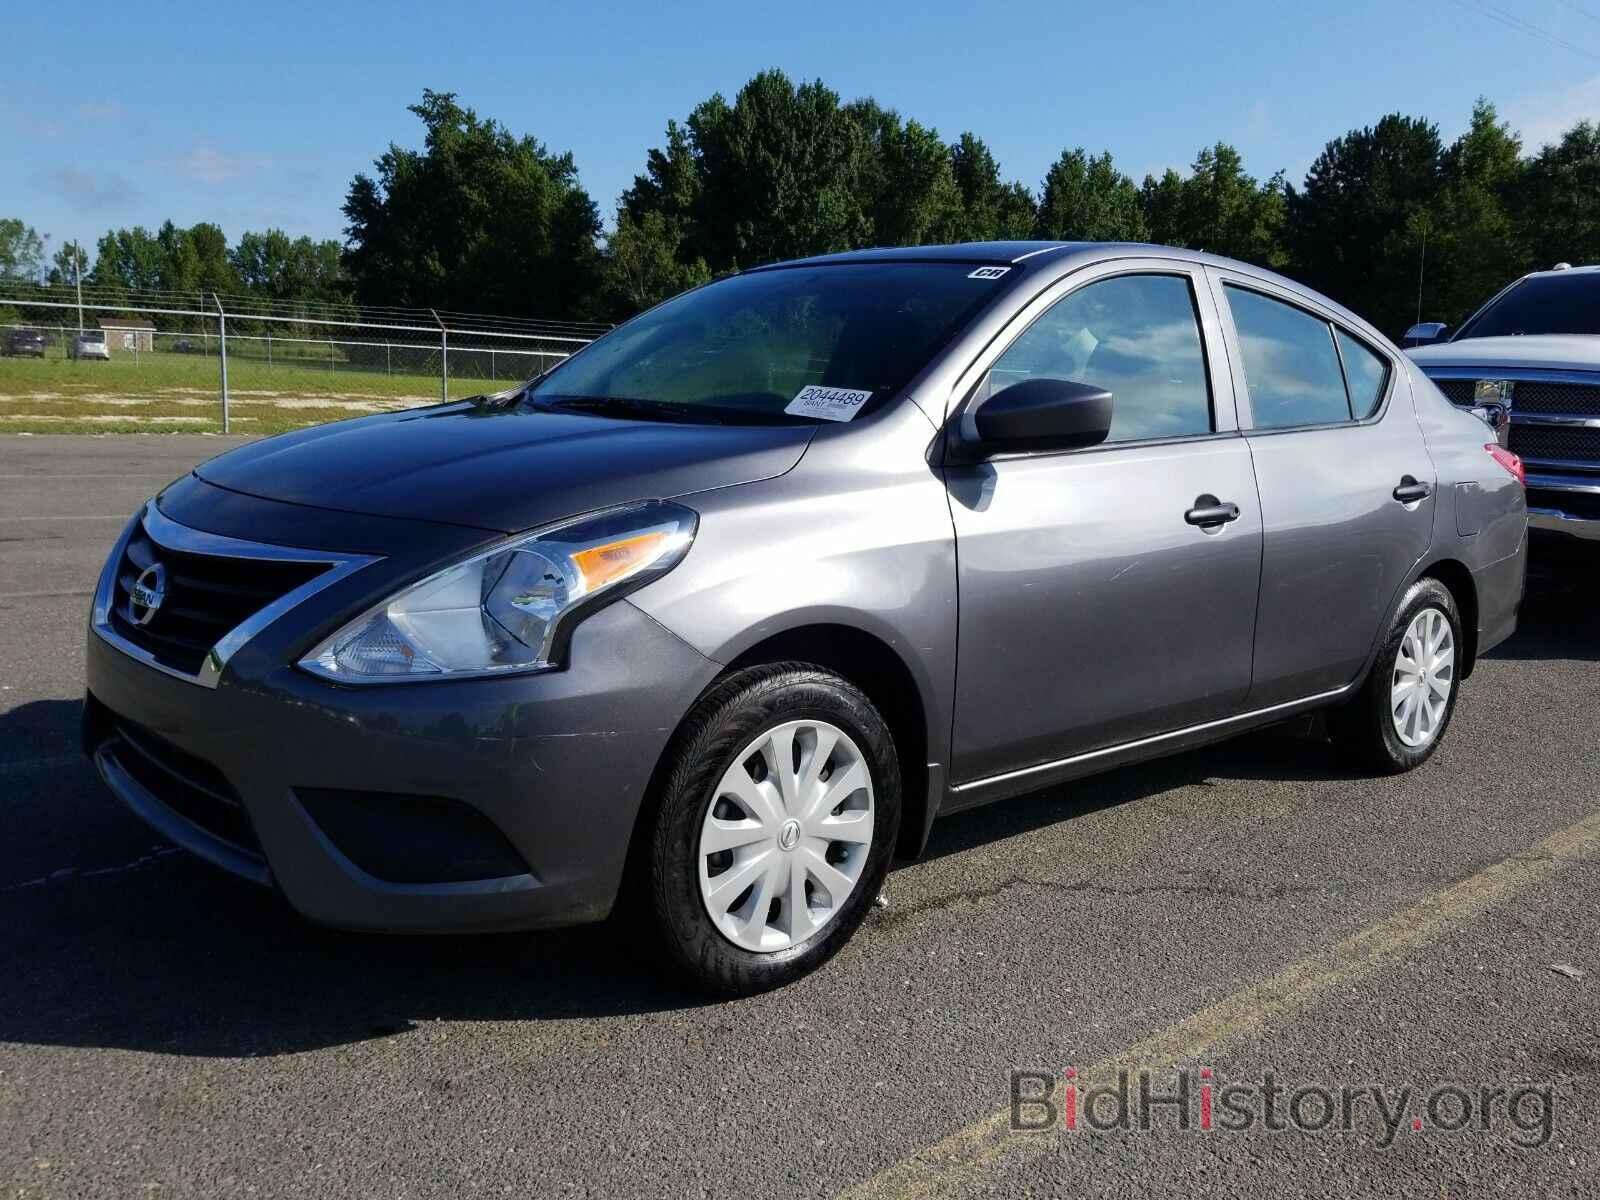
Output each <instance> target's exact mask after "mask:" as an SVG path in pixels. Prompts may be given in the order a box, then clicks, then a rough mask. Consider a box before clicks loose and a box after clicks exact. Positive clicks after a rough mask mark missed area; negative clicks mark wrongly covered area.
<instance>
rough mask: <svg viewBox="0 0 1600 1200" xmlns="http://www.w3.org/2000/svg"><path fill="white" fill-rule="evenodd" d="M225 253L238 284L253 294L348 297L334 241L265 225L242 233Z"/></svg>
mask: <svg viewBox="0 0 1600 1200" xmlns="http://www.w3.org/2000/svg"><path fill="white" fill-rule="evenodd" d="M228 257H229V261H230V262H231V263H232V264H233V270H234V273H235V275H237V276H238V279H239V282H240V284H241V285H242V286H243V287H244V289H245V290H246V291H247V292H250V293H252V294H254V295H257V296H262V297H266V298H270V299H273V300H287V301H315V302H320V303H337V302H339V301H343V300H348V299H349V296H350V288H349V282H348V281H347V280H346V278H345V274H344V265H343V263H342V262H341V261H340V256H339V244H338V243H337V242H335V241H332V240H324V241H319V242H314V241H312V240H311V239H310V238H308V237H298V238H291V237H290V236H289V235H288V234H286V233H284V232H283V230H281V229H268V230H267V231H266V232H265V233H244V234H241V235H240V236H239V244H238V245H237V246H236V247H234V249H233V251H232V252H231V253H230V254H229V256H228Z"/></svg>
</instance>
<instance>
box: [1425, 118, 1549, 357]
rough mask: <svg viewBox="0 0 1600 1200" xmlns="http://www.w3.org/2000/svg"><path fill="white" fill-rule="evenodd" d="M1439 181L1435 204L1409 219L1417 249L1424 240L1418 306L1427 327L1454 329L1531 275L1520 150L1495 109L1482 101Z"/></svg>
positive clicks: (1445, 161)
mask: <svg viewBox="0 0 1600 1200" xmlns="http://www.w3.org/2000/svg"><path fill="white" fill-rule="evenodd" d="M1441 173H1442V176H1443V186H1442V188H1441V190H1440V193H1439V197H1438V199H1437V201H1436V202H1435V204H1434V205H1433V207H1432V208H1431V209H1430V210H1429V211H1428V212H1427V213H1426V214H1419V215H1417V216H1414V217H1413V219H1412V220H1413V225H1414V227H1415V232H1416V234H1417V240H1418V241H1419V243H1420V240H1421V234H1422V233H1424V232H1425V233H1426V234H1427V250H1426V256H1425V258H1424V260H1423V262H1422V269H1421V271H1420V272H1419V276H1420V284H1419V289H1420V293H1421V294H1420V297H1419V298H1420V300H1421V311H1422V314H1423V317H1424V319H1429V318H1437V319H1440V320H1444V321H1447V322H1449V323H1450V324H1452V325H1455V324H1458V323H1459V322H1460V321H1461V320H1462V319H1463V318H1465V317H1466V316H1468V315H1469V314H1470V313H1471V312H1472V310H1473V309H1475V308H1477V307H1478V305H1480V304H1482V303H1483V301H1485V300H1487V299H1488V298H1489V297H1490V296H1491V295H1493V294H1494V293H1495V292H1496V291H1498V290H1499V289H1500V288H1501V287H1503V286H1504V285H1505V284H1506V282H1507V281H1508V280H1511V279H1514V278H1515V277H1516V276H1518V275H1519V274H1521V273H1522V272H1523V271H1524V270H1525V269H1526V266H1527V261H1528V252H1527V249H1526V247H1525V245H1524V244H1523V231H1522V230H1519V229H1518V228H1517V224H1516V221H1515V219H1514V217H1513V214H1512V210H1511V203H1512V201H1513V199H1514V198H1515V197H1516V196H1517V195H1518V194H1519V193H1520V192H1521V191H1522V186H1521V185H1522V181H1523V177H1524V174H1525V167H1524V164H1523V161H1522V143H1521V141H1520V140H1519V139H1518V138H1517V136H1516V134H1514V133H1512V132H1511V127H1510V126H1509V125H1506V124H1505V123H1504V122H1502V121H1501V120H1500V119H1499V117H1498V115H1497V114H1496V112H1495V108H1494V105H1492V104H1490V103H1489V102H1488V101H1487V100H1479V101H1478V102H1477V104H1476V105H1474V106H1473V109H1472V122H1471V124H1470V126H1469V127H1468V129H1467V131H1466V132H1465V133H1463V134H1462V135H1461V137H1460V138H1458V139H1457V140H1456V142H1455V143H1454V144H1453V145H1452V146H1451V147H1450V148H1449V149H1448V150H1446V151H1445V154H1444V157H1443V159H1442V161H1441ZM1420 250H1421V247H1420V245H1419V252H1420ZM1417 311H1418V310H1417V309H1415V308H1413V309H1412V311H1411V315H1412V316H1413V317H1414V316H1416V315H1417Z"/></svg>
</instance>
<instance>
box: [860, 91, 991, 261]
mask: <svg viewBox="0 0 1600 1200" xmlns="http://www.w3.org/2000/svg"><path fill="white" fill-rule="evenodd" d="M846 112H848V113H849V115H850V117H851V119H852V120H854V121H855V122H856V124H857V126H859V128H860V130H861V135H862V141H861V152H860V159H859V164H858V166H857V169H856V179H857V180H858V187H859V190H860V193H861V205H862V208H863V209H864V210H865V212H866V214H867V219H868V222H869V225H870V232H868V233H867V235H866V238H867V241H868V242H869V243H871V244H872V245H877V246H915V245H920V244H923V243H927V242H947V241H954V240H958V239H959V237H960V230H961V226H962V197H961V193H960V191H959V190H958V189H957V187H956V180H955V173H954V170H953V169H952V165H951V159H950V151H949V148H948V147H947V146H946V145H945V144H944V141H943V140H942V139H941V138H940V137H939V131H938V130H936V129H930V128H928V127H927V126H926V125H922V124H919V123H918V122H916V121H902V120H901V118H900V114H899V113H897V112H895V111H894V110H893V109H887V108H883V107H882V106H881V105H879V104H878V102H877V101H875V100H857V101H855V102H854V103H852V104H850V105H848V106H847V108H846Z"/></svg>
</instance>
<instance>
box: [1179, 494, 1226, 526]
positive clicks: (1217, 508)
mask: <svg viewBox="0 0 1600 1200" xmlns="http://www.w3.org/2000/svg"><path fill="white" fill-rule="evenodd" d="M1183 519H1184V520H1185V521H1187V522H1189V524H1191V525H1198V526H1200V528H1201V529H1207V528H1210V529H1219V528H1221V527H1222V526H1223V525H1226V524H1227V523H1228V522H1229V521H1237V520H1238V519H1239V506H1238V505H1237V504H1234V503H1232V502H1231V501H1228V500H1218V499H1217V498H1216V497H1215V496H1212V495H1205V496H1196V497H1195V501H1194V507H1193V508H1191V509H1190V510H1189V511H1188V512H1186V513H1184V514H1183Z"/></svg>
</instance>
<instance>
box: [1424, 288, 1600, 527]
mask: <svg viewBox="0 0 1600 1200" xmlns="http://www.w3.org/2000/svg"><path fill="white" fill-rule="evenodd" d="M1405 344H1406V346H1407V347H1408V351H1407V352H1408V353H1409V354H1410V355H1411V357H1412V358H1414V359H1415V360H1416V361H1417V363H1418V365H1419V366H1421V367H1422V370H1423V372H1424V373H1425V374H1426V375H1427V376H1428V378H1430V379H1431V380H1433V382H1434V383H1435V384H1437V385H1438V387H1439V390H1440V391H1442V392H1443V393H1444V394H1445V395H1446V396H1447V397H1449V399H1450V400H1451V401H1452V402H1453V403H1455V404H1458V405H1460V406H1462V407H1463V408H1479V409H1481V410H1482V411H1481V412H1480V415H1483V416H1485V417H1486V419H1488V420H1489V422H1490V424H1491V425H1493V426H1494V427H1495V428H1497V429H1498V430H1499V438H1500V440H1501V442H1502V443H1503V444H1505V445H1507V446H1508V448H1509V449H1511V450H1512V451H1514V452H1515V453H1517V454H1519V455H1521V457H1522V461H1523V462H1524V463H1525V464H1526V466H1527V472H1528V525H1529V526H1530V528H1532V529H1535V530H1539V531H1543V532H1547V533H1556V534H1563V535H1566V536H1567V537H1568V538H1572V539H1581V540H1584V541H1589V542H1597V541H1600V267H1597V266H1588V267H1570V266H1567V265H1566V264H1564V263H1563V264H1561V265H1559V266H1557V267H1556V268H1555V269H1554V270H1550V271H1535V272H1534V273H1532V274H1530V275H1524V276H1523V277H1522V278H1521V279H1518V280H1517V281H1516V282H1515V283H1512V284H1511V285H1509V286H1508V287H1506V288H1504V289H1503V290H1502V291H1501V292H1500V293H1499V294H1498V295H1496V296H1495V297H1494V298H1493V299H1492V300H1490V301H1489V302H1488V303H1487V304H1485V305H1484V306H1483V307H1482V308H1480V309H1479V310H1478V311H1477V312H1475V313H1473V314H1472V316H1471V317H1469V318H1468V319H1467V320H1466V321H1465V322H1464V323H1463V324H1462V326H1461V328H1460V329H1457V330H1455V331H1454V332H1452V331H1451V330H1449V329H1448V328H1447V327H1446V326H1444V325H1442V324H1439V323H1437V322H1429V323H1426V324H1421V325H1413V326H1412V327H1411V329H1410V330H1408V331H1407V333H1406V337H1405Z"/></svg>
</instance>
